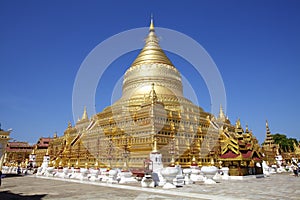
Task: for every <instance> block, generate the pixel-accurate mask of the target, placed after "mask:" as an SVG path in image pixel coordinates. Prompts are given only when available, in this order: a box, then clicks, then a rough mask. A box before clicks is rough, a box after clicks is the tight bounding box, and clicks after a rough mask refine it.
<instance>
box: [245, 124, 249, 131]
mask: <svg viewBox="0 0 300 200" xmlns="http://www.w3.org/2000/svg"><path fill="white" fill-rule="evenodd" d="M245 132H246V133H249V129H248V124H246V131H245Z"/></svg>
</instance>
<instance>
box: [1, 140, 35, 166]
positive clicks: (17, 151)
mask: <svg viewBox="0 0 300 200" xmlns="http://www.w3.org/2000/svg"><path fill="white" fill-rule="evenodd" d="M32 149H33V146H32V145H30V144H29V143H28V142H19V141H12V142H8V143H7V146H6V153H5V157H4V162H5V165H9V166H11V165H22V166H24V167H25V166H26V164H25V163H26V162H28V157H29V155H30V154H31V152H32Z"/></svg>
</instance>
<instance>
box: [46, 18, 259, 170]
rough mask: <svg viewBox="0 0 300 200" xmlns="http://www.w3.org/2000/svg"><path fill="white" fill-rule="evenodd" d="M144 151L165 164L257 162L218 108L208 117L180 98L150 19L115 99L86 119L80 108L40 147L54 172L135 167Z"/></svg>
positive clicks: (253, 147) (244, 135)
mask: <svg viewBox="0 0 300 200" xmlns="http://www.w3.org/2000/svg"><path fill="white" fill-rule="evenodd" d="M151 152H152V153H155V152H159V153H161V155H162V162H163V164H164V165H165V166H167V165H171V166H172V165H175V164H180V165H181V166H182V167H189V166H191V165H192V164H193V165H200V166H201V165H210V164H212V163H218V162H219V161H222V162H223V163H224V165H226V166H229V167H230V168H238V167H240V166H244V168H246V167H248V165H251V162H252V160H255V159H257V160H260V159H261V153H260V148H259V145H258V144H257V140H256V139H255V137H254V136H253V135H252V133H251V132H249V131H248V129H247V130H246V132H244V131H243V129H242V128H241V125H240V122H239V121H238V122H237V125H236V126H235V125H232V124H231V122H230V121H229V119H228V118H227V117H226V116H225V114H224V113H223V109H222V107H220V114H219V116H217V117H215V116H214V115H212V114H211V113H208V112H205V111H204V110H203V109H202V108H201V107H199V106H197V105H195V104H193V103H192V102H191V101H190V100H188V99H187V98H185V97H184V95H183V86H182V79H181V74H180V72H179V71H178V70H177V68H176V67H175V66H174V65H173V63H172V62H171V61H170V60H169V58H168V57H167V56H166V54H165V53H164V51H163V50H162V49H161V47H160V46H159V40H158V37H157V36H156V33H155V28H154V24H153V20H151V23H150V28H149V33H148V36H147V37H146V39H145V46H144V47H143V49H142V50H141V51H140V53H139V55H138V56H137V58H136V59H135V60H134V61H133V63H132V64H131V66H130V67H129V68H128V70H127V71H126V73H125V75H124V80H123V88H122V97H121V98H120V99H119V100H118V101H116V102H115V103H114V104H113V105H111V106H109V107H107V108H105V109H104V110H103V111H102V112H100V113H97V114H96V115H94V116H91V117H90V118H89V117H88V113H87V111H86V108H84V109H83V115H82V117H81V119H79V120H78V121H77V123H76V124H75V125H74V126H72V124H71V123H70V122H69V124H68V127H67V129H66V130H65V132H64V135H63V136H61V137H57V136H55V137H54V139H53V140H52V141H51V142H50V144H49V148H48V153H49V155H50V158H51V161H52V164H53V165H55V166H56V167H59V166H60V167H63V166H69V167H71V166H74V167H108V168H114V167H119V168H122V167H130V168H143V166H144V161H145V160H146V159H148V158H149V154H150V153H151ZM247 173H248V172H241V175H245V174H247Z"/></svg>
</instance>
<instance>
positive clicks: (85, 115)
mask: <svg viewBox="0 0 300 200" xmlns="http://www.w3.org/2000/svg"><path fill="white" fill-rule="evenodd" d="M86 119H89V117H88V114H87V111H86V106H84V110H83V115H82V118H81V120H86Z"/></svg>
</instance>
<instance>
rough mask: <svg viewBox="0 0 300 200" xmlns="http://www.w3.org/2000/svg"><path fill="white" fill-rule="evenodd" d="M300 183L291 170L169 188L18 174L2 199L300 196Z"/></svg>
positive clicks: (0, 190) (6, 183) (1, 194)
mask: <svg viewBox="0 0 300 200" xmlns="http://www.w3.org/2000/svg"><path fill="white" fill-rule="evenodd" d="M299 184H300V177H294V176H292V175H291V174H290V173H282V174H272V175H271V176H270V177H266V178H252V177H247V178H245V179H244V180H227V181H225V180H222V181H221V182H219V183H217V184H213V185H207V184H192V185H185V186H183V187H180V188H176V189H169V190H165V189H162V188H161V187H156V188H142V187H141V186H140V184H138V183H135V184H126V185H121V184H107V183H99V182H93V183H91V182H80V181H79V180H68V181H63V180H62V179H61V180H60V179H59V178H44V177H43V178H41V177H40V178H37V177H35V176H19V177H17V176H15V177H7V178H4V179H2V186H1V187H0V199H1V200H6V199H33V200H34V199H89V200H90V199H110V200H112V199H114V200H115V199H134V200H135V199H136V200H138V199H141V200H142V199H300V189H299Z"/></svg>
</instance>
